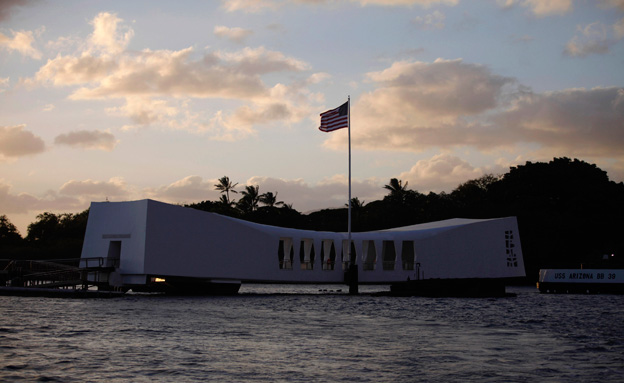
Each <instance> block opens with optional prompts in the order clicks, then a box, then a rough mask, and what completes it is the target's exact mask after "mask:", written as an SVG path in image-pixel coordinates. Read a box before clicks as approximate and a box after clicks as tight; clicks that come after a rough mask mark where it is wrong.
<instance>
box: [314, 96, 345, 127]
mask: <svg viewBox="0 0 624 383" xmlns="http://www.w3.org/2000/svg"><path fill="white" fill-rule="evenodd" d="M348 126H349V101H347V102H345V103H344V104H342V105H340V106H339V107H337V108H336V109H331V110H328V111H327V112H323V113H321V126H319V130H321V131H323V132H333V131H334V130H338V129H342V128H347V127H348Z"/></svg>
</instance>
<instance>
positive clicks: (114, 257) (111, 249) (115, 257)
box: [104, 241, 121, 267]
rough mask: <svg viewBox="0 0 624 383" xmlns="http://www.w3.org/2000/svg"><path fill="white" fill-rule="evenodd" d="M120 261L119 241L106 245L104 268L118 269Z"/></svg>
mask: <svg viewBox="0 0 624 383" xmlns="http://www.w3.org/2000/svg"><path fill="white" fill-rule="evenodd" d="M120 259H121V241H110V242H109V243H108V254H107V255H106V262H105V265H104V266H105V267H119V260H120Z"/></svg>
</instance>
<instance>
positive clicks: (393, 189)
mask: <svg viewBox="0 0 624 383" xmlns="http://www.w3.org/2000/svg"><path fill="white" fill-rule="evenodd" d="M384 189H387V190H390V194H389V195H388V197H389V198H390V199H391V200H393V201H397V202H403V201H404V200H405V196H406V195H407V181H405V185H404V184H403V181H401V180H399V179H396V178H391V179H390V183H389V184H388V185H384Z"/></svg>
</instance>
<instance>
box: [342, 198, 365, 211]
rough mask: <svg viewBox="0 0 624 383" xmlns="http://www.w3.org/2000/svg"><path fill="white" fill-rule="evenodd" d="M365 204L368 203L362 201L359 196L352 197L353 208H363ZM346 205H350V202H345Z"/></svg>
mask: <svg viewBox="0 0 624 383" xmlns="http://www.w3.org/2000/svg"><path fill="white" fill-rule="evenodd" d="M365 204H366V201H360V199H359V198H358V197H353V198H351V208H352V209H353V210H356V209H360V208H363V207H364V205H365ZM345 206H346V207H349V204H348V203H345Z"/></svg>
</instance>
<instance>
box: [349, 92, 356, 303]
mask: <svg viewBox="0 0 624 383" xmlns="http://www.w3.org/2000/svg"><path fill="white" fill-rule="evenodd" d="M347 107H348V108H349V110H348V111H347V128H348V130H349V209H348V214H349V218H348V222H347V231H348V238H349V252H348V254H349V294H357V293H358V269H357V265H356V264H355V261H356V256H355V254H354V253H353V254H352V253H351V96H348V98H347Z"/></svg>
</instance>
